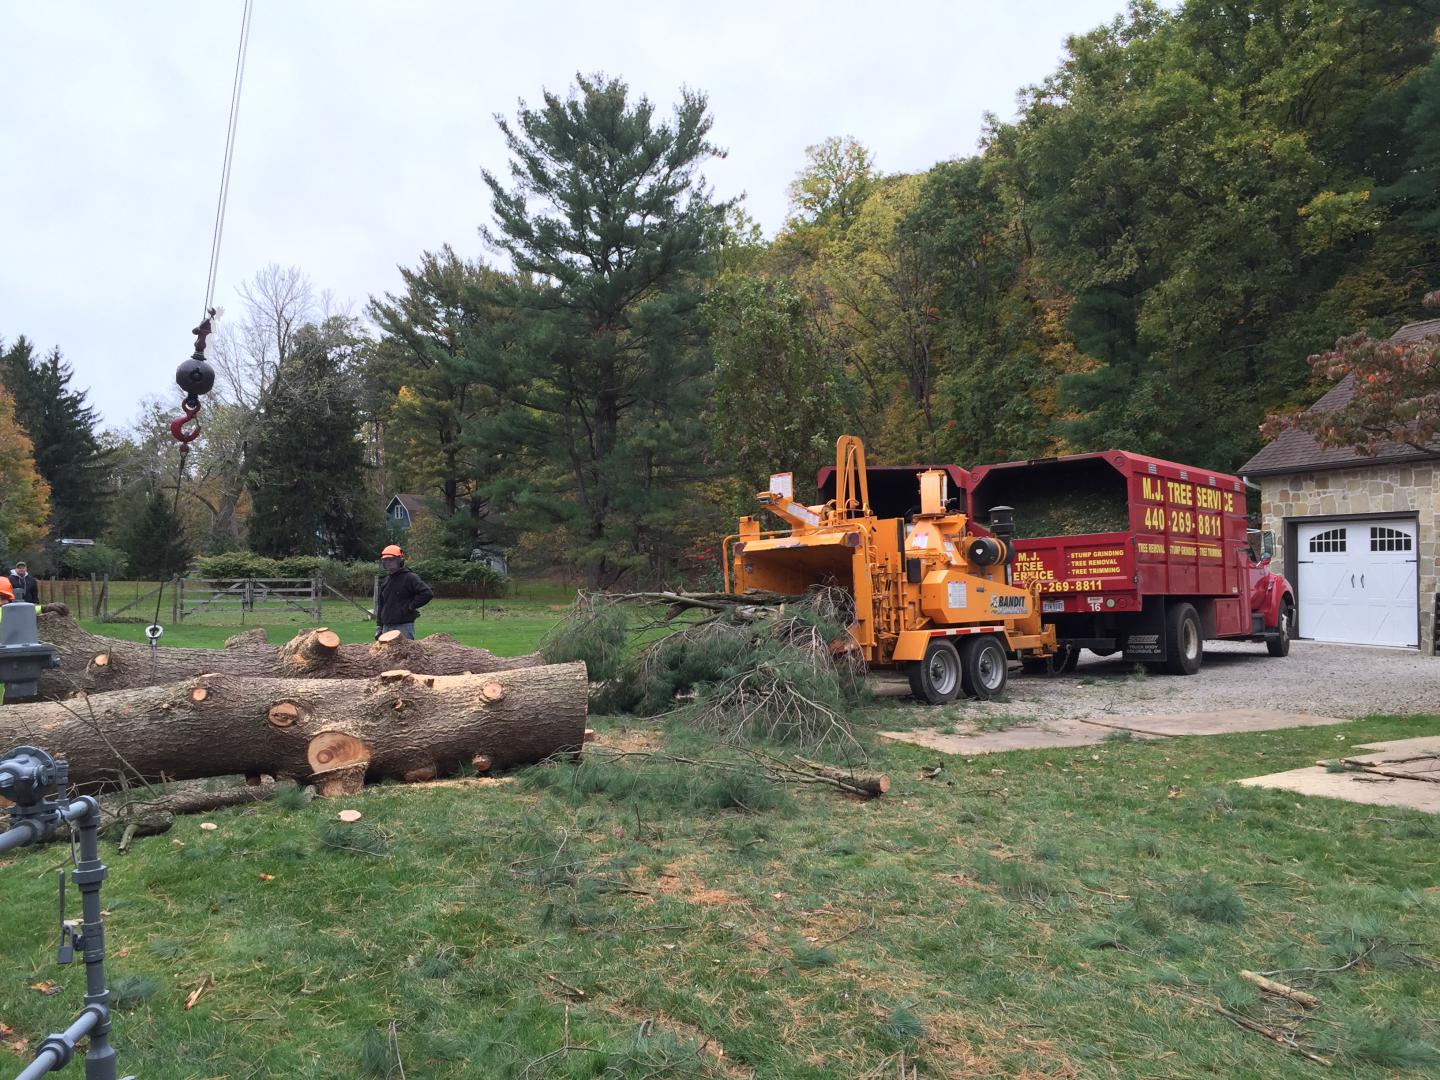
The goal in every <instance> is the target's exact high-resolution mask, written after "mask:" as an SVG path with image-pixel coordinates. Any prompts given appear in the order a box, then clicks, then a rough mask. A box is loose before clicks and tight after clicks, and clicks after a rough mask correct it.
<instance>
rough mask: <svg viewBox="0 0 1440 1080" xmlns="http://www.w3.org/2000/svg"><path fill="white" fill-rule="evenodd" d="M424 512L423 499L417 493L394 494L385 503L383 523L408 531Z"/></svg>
mask: <svg viewBox="0 0 1440 1080" xmlns="http://www.w3.org/2000/svg"><path fill="white" fill-rule="evenodd" d="M424 514H425V501H424V500H423V499H422V498H420V496H419V495H396V496H393V497H392V498H391V499H390V502H389V503H388V504H386V507H385V524H387V525H389V526H390V527H391V528H392V529H402V530H405V531H407V532H408V531H409V529H410V527H411V526H412V525H414V524H415V522H417V521H418V520H420V518H421V517H423V516H424Z"/></svg>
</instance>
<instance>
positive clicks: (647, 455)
mask: <svg viewBox="0 0 1440 1080" xmlns="http://www.w3.org/2000/svg"><path fill="white" fill-rule="evenodd" d="M706 110H707V105H706V99H705V97H704V95H702V94H698V93H694V92H691V91H686V92H684V93H683V94H682V97H681V100H680V102H679V104H678V105H677V106H676V107H675V112H674V117H673V119H672V120H671V121H670V122H664V121H660V120H657V118H656V116H655V107H654V105H652V104H651V102H650V101H649V100H647V99H646V98H643V97H641V98H639V99H638V100H636V99H631V98H630V96H629V92H628V89H627V87H626V85H625V83H623V82H621V81H619V80H612V79H606V78H605V77H603V76H598V75H597V76H593V77H590V78H586V77H581V78H580V79H579V82H578V86H577V87H576V89H575V90H574V91H573V92H572V93H571V95H570V96H569V98H568V99H566V98H561V97H558V96H556V95H554V94H549V93H547V94H545V97H544V103H543V105H542V106H541V107H539V108H535V109H531V108H527V107H525V106H524V105H523V103H522V105H521V108H520V112H519V115H518V116H517V118H516V120H515V123H514V124H513V125H512V124H511V123H509V122H507V121H505V120H500V121H499V123H500V129H501V131H502V132H503V133H504V135H505V139H506V144H507V146H508V148H509V150H510V153H511V155H512V159H513V160H512V161H511V165H510V180H511V186H510V187H509V188H507V187H506V186H505V184H503V183H502V182H501V180H500V179H499V178H497V177H496V176H494V175H492V174H490V173H488V172H487V173H486V174H485V182H486V184H487V185H488V186H489V188H490V191H491V195H492V203H491V205H492V208H493V210H494V214H495V222H496V225H495V228H494V229H493V230H487V236H488V237H489V239H490V240H491V242H493V243H494V244H496V245H497V246H498V247H500V248H501V249H503V250H504V251H505V252H506V253H507V254H508V255H509V256H510V259H511V262H512V264H513V265H514V267H515V269H516V270H517V271H518V272H519V274H520V275H522V277H521V278H520V279H517V281H516V282H515V283H513V284H511V285H508V286H506V287H503V288H502V289H500V290H499V291H498V295H497V302H499V303H501V304H502V305H503V306H505V307H506V308H509V309H511V310H513V311H514V317H513V318H511V319H507V320H505V322H504V323H502V324H498V325H497V329H498V330H499V333H497V334H495V335H493V336H492V339H491V340H490V341H489V342H488V343H487V344H485V345H481V346H479V347H475V348H472V349H470V350H468V354H469V357H470V360H471V362H472V365H473V367H472V371H473V373H474V376H475V378H476V379H477V380H478V381H484V382H486V383H487V384H489V385H491V386H494V387H495V388H496V389H497V390H499V391H500V393H501V394H502V395H503V396H504V398H505V402H506V405H505V407H502V408H501V409H500V410H499V411H498V412H497V414H496V415H494V416H483V417H479V418H477V419H476V420H475V422H473V423H472V424H471V426H470V435H471V437H472V438H473V439H474V440H475V442H476V445H477V446H478V447H479V448H480V450H481V457H482V459H485V458H487V457H488V458H489V459H490V460H504V461H507V462H509V463H510V464H511V465H512V467H513V466H519V467H518V468H517V469H516V473H517V474H518V475H519V476H520V481H519V484H518V485H517V496H518V502H519V508H520V510H521V512H522V514H521V517H522V520H526V521H527V522H528V524H529V525H530V526H531V527H532V528H534V529H537V530H538V529H542V528H543V529H548V530H550V531H551V533H552V534H555V535H557V537H558V539H559V540H560V542H562V543H564V542H567V541H568V544H569V547H570V551H569V554H570V556H571V558H572V560H573V561H574V562H575V563H577V564H578V565H579V566H581V567H583V568H584V569H585V570H586V572H587V576H588V578H589V581H590V583H591V584H592V585H608V584H610V583H612V582H614V581H615V580H616V578H617V577H618V576H619V575H621V574H623V573H625V572H626V571H627V570H632V569H640V568H644V567H647V566H650V565H653V563H654V561H655V560H656V558H657V556H660V557H663V555H664V545H666V544H667V543H670V544H673V543H674V540H675V536H676V530H675V528H674V523H675V521H676V520H677V518H679V517H680V516H682V515H681V513H680V508H681V506H682V502H683V499H684V497H685V495H686V494H687V491H689V490H691V489H693V487H694V485H695V483H696V482H697V481H699V480H701V479H703V478H705V477H706V476H707V475H708V473H707V470H706V468H705V466H704V460H705V454H704V446H705V441H706V434H705V431H704V429H703V426H702V424H701V423H700V419H699V418H700V414H701V412H702V409H703V406H704V402H705V395H706V391H707V386H708V380H709V375H710V363H709V360H708V357H707V356H706V354H705V352H704V350H703V348H702V347H701V346H702V343H703V342H702V337H703V334H702V331H703V320H702V319H701V317H700V314H699V311H698V304H699V301H700V299H701V296H700V289H699V281H700V279H701V277H702V275H703V274H704V272H705V271H706V270H707V269H708V267H709V262H710V254H711V252H712V250H713V248H714V246H715V243H716V241H717V240H718V237H719V234H720V229H721V226H722V223H723V219H724V214H725V211H726V209H727V204H717V203H715V202H714V201H713V200H712V198H711V193H710V190H709V188H708V187H707V186H706V184H705V182H704V179H703V177H702V176H701V175H700V174H699V172H698V168H699V166H700V164H701V163H703V162H704V161H706V160H707V159H709V158H712V157H717V156H719V155H720V153H721V152H720V151H719V150H717V149H716V148H715V147H714V146H713V145H712V144H711V143H710V142H709V141H708V139H707V136H708V135H709V132H710V125H711V120H710V117H709V115H708V114H707V111H706ZM526 278H529V279H531V280H532V281H533V282H534V283H533V284H528V283H527V281H526V280H525V279H526ZM518 448H523V452H522V451H521V450H520V449H518ZM557 530H562V531H558V533H557Z"/></svg>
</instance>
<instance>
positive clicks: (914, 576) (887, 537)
mask: <svg viewBox="0 0 1440 1080" xmlns="http://www.w3.org/2000/svg"><path fill="white" fill-rule="evenodd" d="M910 475H911V476H913V478H914V482H916V483H918V490H917V491H915V493H914V498H915V503H914V505H913V506H912V507H910V508H909V509H908V510H902V511H900V513H899V514H898V515H895V516H880V515H878V514H876V513H874V512H872V510H871V505H870V482H869V481H870V476H869V471H868V470H867V469H866V466H865V447H864V444H863V443H862V442H861V441H860V439H859V438H858V437H856V436H854V435H842V436H841V437H840V439H839V440H838V441H837V442H836V444H835V472H834V498H832V499H829V500H828V501H826V502H822V503H819V504H817V505H815V506H806V505H804V504H802V503H799V502H796V501H795V498H794V476H793V474H791V473H777V474H776V475H774V476H772V477H771V478H770V490H768V491H762V492H760V493H759V494H758V495H757V496H756V499H757V501H759V503H760V505H761V507H763V508H764V509H765V510H768V511H769V512H770V513H772V514H774V515H775V516H776V517H778V518H780V519H781V520H782V521H783V522H785V523H786V527H785V528H782V529H768V530H767V529H762V528H761V521H760V519H759V518H758V517H744V518H741V519H740V530H739V532H737V533H735V534H734V535H733V536H728V537H726V538H725V544H724V549H723V561H724V565H725V573H726V582H725V588H726V591H728V592H735V593H742V594H743V593H745V592H748V591H751V590H766V591H770V592H778V593H787V594H796V595H798V594H801V593H804V592H805V591H806V590H807V589H809V588H811V587H812V586H817V585H827V586H832V587H838V588H841V589H844V590H845V591H846V592H848V593H849V594H850V595H851V596H852V597H853V599H854V611H855V615H854V622H853V623H852V624H851V626H850V636H851V637H852V638H853V639H854V646H853V647H855V648H858V649H859V650H860V651H861V652H862V653H863V654H864V656H865V659H866V661H867V662H868V663H869V664H870V665H871V666H872V667H881V668H883V667H895V668H899V669H901V670H903V671H904V672H905V673H906V675H908V676H909V679H910V688H911V691H912V693H913V694H914V695H915V697H917V698H919V699H921V700H923V701H928V702H930V703H931V704H932V705H943V704H945V703H946V702H949V701H953V700H954V699H955V697H956V696H957V695H958V694H959V693H960V692H961V691H962V690H963V691H964V692H965V693H967V694H970V695H972V696H974V697H979V698H991V697H994V696H995V695H997V694H999V693H1000V692H1001V691H1003V690H1004V689H1005V683H1006V679H1007V677H1008V663H1009V661H1010V660H1012V659H1014V660H1019V661H1022V662H1023V663H1024V664H1025V665H1026V667H1027V668H1028V667H1042V668H1043V667H1045V666H1047V665H1051V664H1053V662H1054V658H1055V656H1056V646H1055V628H1054V627H1053V626H1046V625H1042V623H1041V619H1040V594H1039V585H1038V584H1037V583H1035V582H1031V583H1029V584H1025V585H1017V584H1013V583H1012V581H1011V577H1012V574H1011V564H1012V562H1013V559H1014V548H1013V545H1012V544H1011V543H1010V535H1009V534H1010V532H1011V531H1012V530H1011V529H1010V528H1009V527H1008V525H1007V518H1006V515H1005V513H1004V509H1005V508H1004V507H992V508H991V511H990V514H991V527H990V528H989V529H979V528H976V527H972V526H971V524H970V520H969V518H968V517H967V516H966V514H965V513H963V500H962V499H960V498H959V497H958V496H959V495H960V493H959V492H956V493H955V495H954V496H952V493H951V492H950V490H949V487H950V475H949V473H948V472H946V471H945V470H944V469H923V470H918V469H917V470H914V471H913V472H912V473H910ZM827 486H828V485H827ZM892 503H893V500H892ZM892 513H893V511H892ZM845 646H846V647H851V646H850V645H849V643H845Z"/></svg>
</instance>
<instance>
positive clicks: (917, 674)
mask: <svg viewBox="0 0 1440 1080" xmlns="http://www.w3.org/2000/svg"><path fill="white" fill-rule="evenodd" d="M905 674H906V675H908V676H910V693H911V694H912V695H914V697H915V699H916V700H917V701H923V702H925V703H927V704H929V705H948V704H950V702H952V701H954V700H955V699H956V697H958V696H959V694H960V689H961V687H962V686H963V685H964V678H963V676H962V674H961V666H960V654H959V653H958V652H956V651H955V646H954V645H952V644H951V643H950V642H949V641H947V640H946V639H945V638H931V639H930V644H929V645H927V646H926V647H925V658H924V659H923V660H916V661H912V662H911V663H909V664H907V665H906V670H905Z"/></svg>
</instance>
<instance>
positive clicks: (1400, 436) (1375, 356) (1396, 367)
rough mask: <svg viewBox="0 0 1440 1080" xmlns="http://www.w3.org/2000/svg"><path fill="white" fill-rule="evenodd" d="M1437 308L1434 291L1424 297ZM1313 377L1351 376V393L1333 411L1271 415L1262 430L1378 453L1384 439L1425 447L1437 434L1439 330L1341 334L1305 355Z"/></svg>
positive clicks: (1439, 426) (1439, 414)
mask: <svg viewBox="0 0 1440 1080" xmlns="http://www.w3.org/2000/svg"><path fill="white" fill-rule="evenodd" d="M1427 301H1428V302H1429V306H1437V301H1440V294H1437V293H1431V294H1430V296H1429V297H1427ZM1309 362H1310V366H1311V368H1312V369H1313V370H1314V372H1315V374H1316V376H1317V377H1319V378H1320V379H1322V380H1325V381H1327V382H1335V383H1338V382H1340V381H1341V380H1342V379H1347V378H1348V379H1353V380H1354V393H1353V395H1352V396H1351V397H1350V399H1349V401H1347V402H1346V403H1345V404H1344V405H1342V406H1341V407H1340V408H1338V409H1327V410H1320V409H1312V410H1309V411H1306V412H1299V413H1296V412H1285V413H1276V414H1273V415H1271V416H1270V417H1268V418H1267V420H1266V423H1265V426H1264V427H1263V428H1262V429H1261V430H1262V433H1263V434H1265V435H1267V436H1270V437H1273V436H1275V435H1277V434H1279V433H1280V432H1281V431H1284V430H1286V429H1287V428H1291V427H1298V428H1300V429H1301V430H1302V431H1306V432H1308V433H1309V434H1311V435H1312V436H1314V438H1315V441H1316V442H1317V443H1319V444H1320V445H1321V446H1325V447H1334V448H1339V447H1354V448H1355V449H1357V450H1359V451H1360V452H1361V453H1364V454H1375V453H1378V452H1379V451H1380V450H1381V449H1382V448H1383V447H1384V446H1385V445H1386V444H1387V443H1388V444H1396V445H1400V446H1410V447H1413V448H1414V449H1416V450H1422V451H1430V450H1433V449H1434V448H1435V444H1436V439H1437V438H1440V331H1437V332H1436V333H1435V334H1431V335H1428V336H1425V337H1421V338H1419V339H1418V340H1413V341H1394V340H1384V341H1377V340H1375V339H1374V338H1372V337H1370V336H1369V335H1368V334H1363V333H1361V334H1352V335H1350V336H1349V337H1344V338H1341V339H1340V340H1339V341H1338V342H1336V343H1335V348H1334V349H1332V350H1330V351H1329V352H1325V353H1319V354H1317V355H1315V356H1312V357H1310V359H1309Z"/></svg>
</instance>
